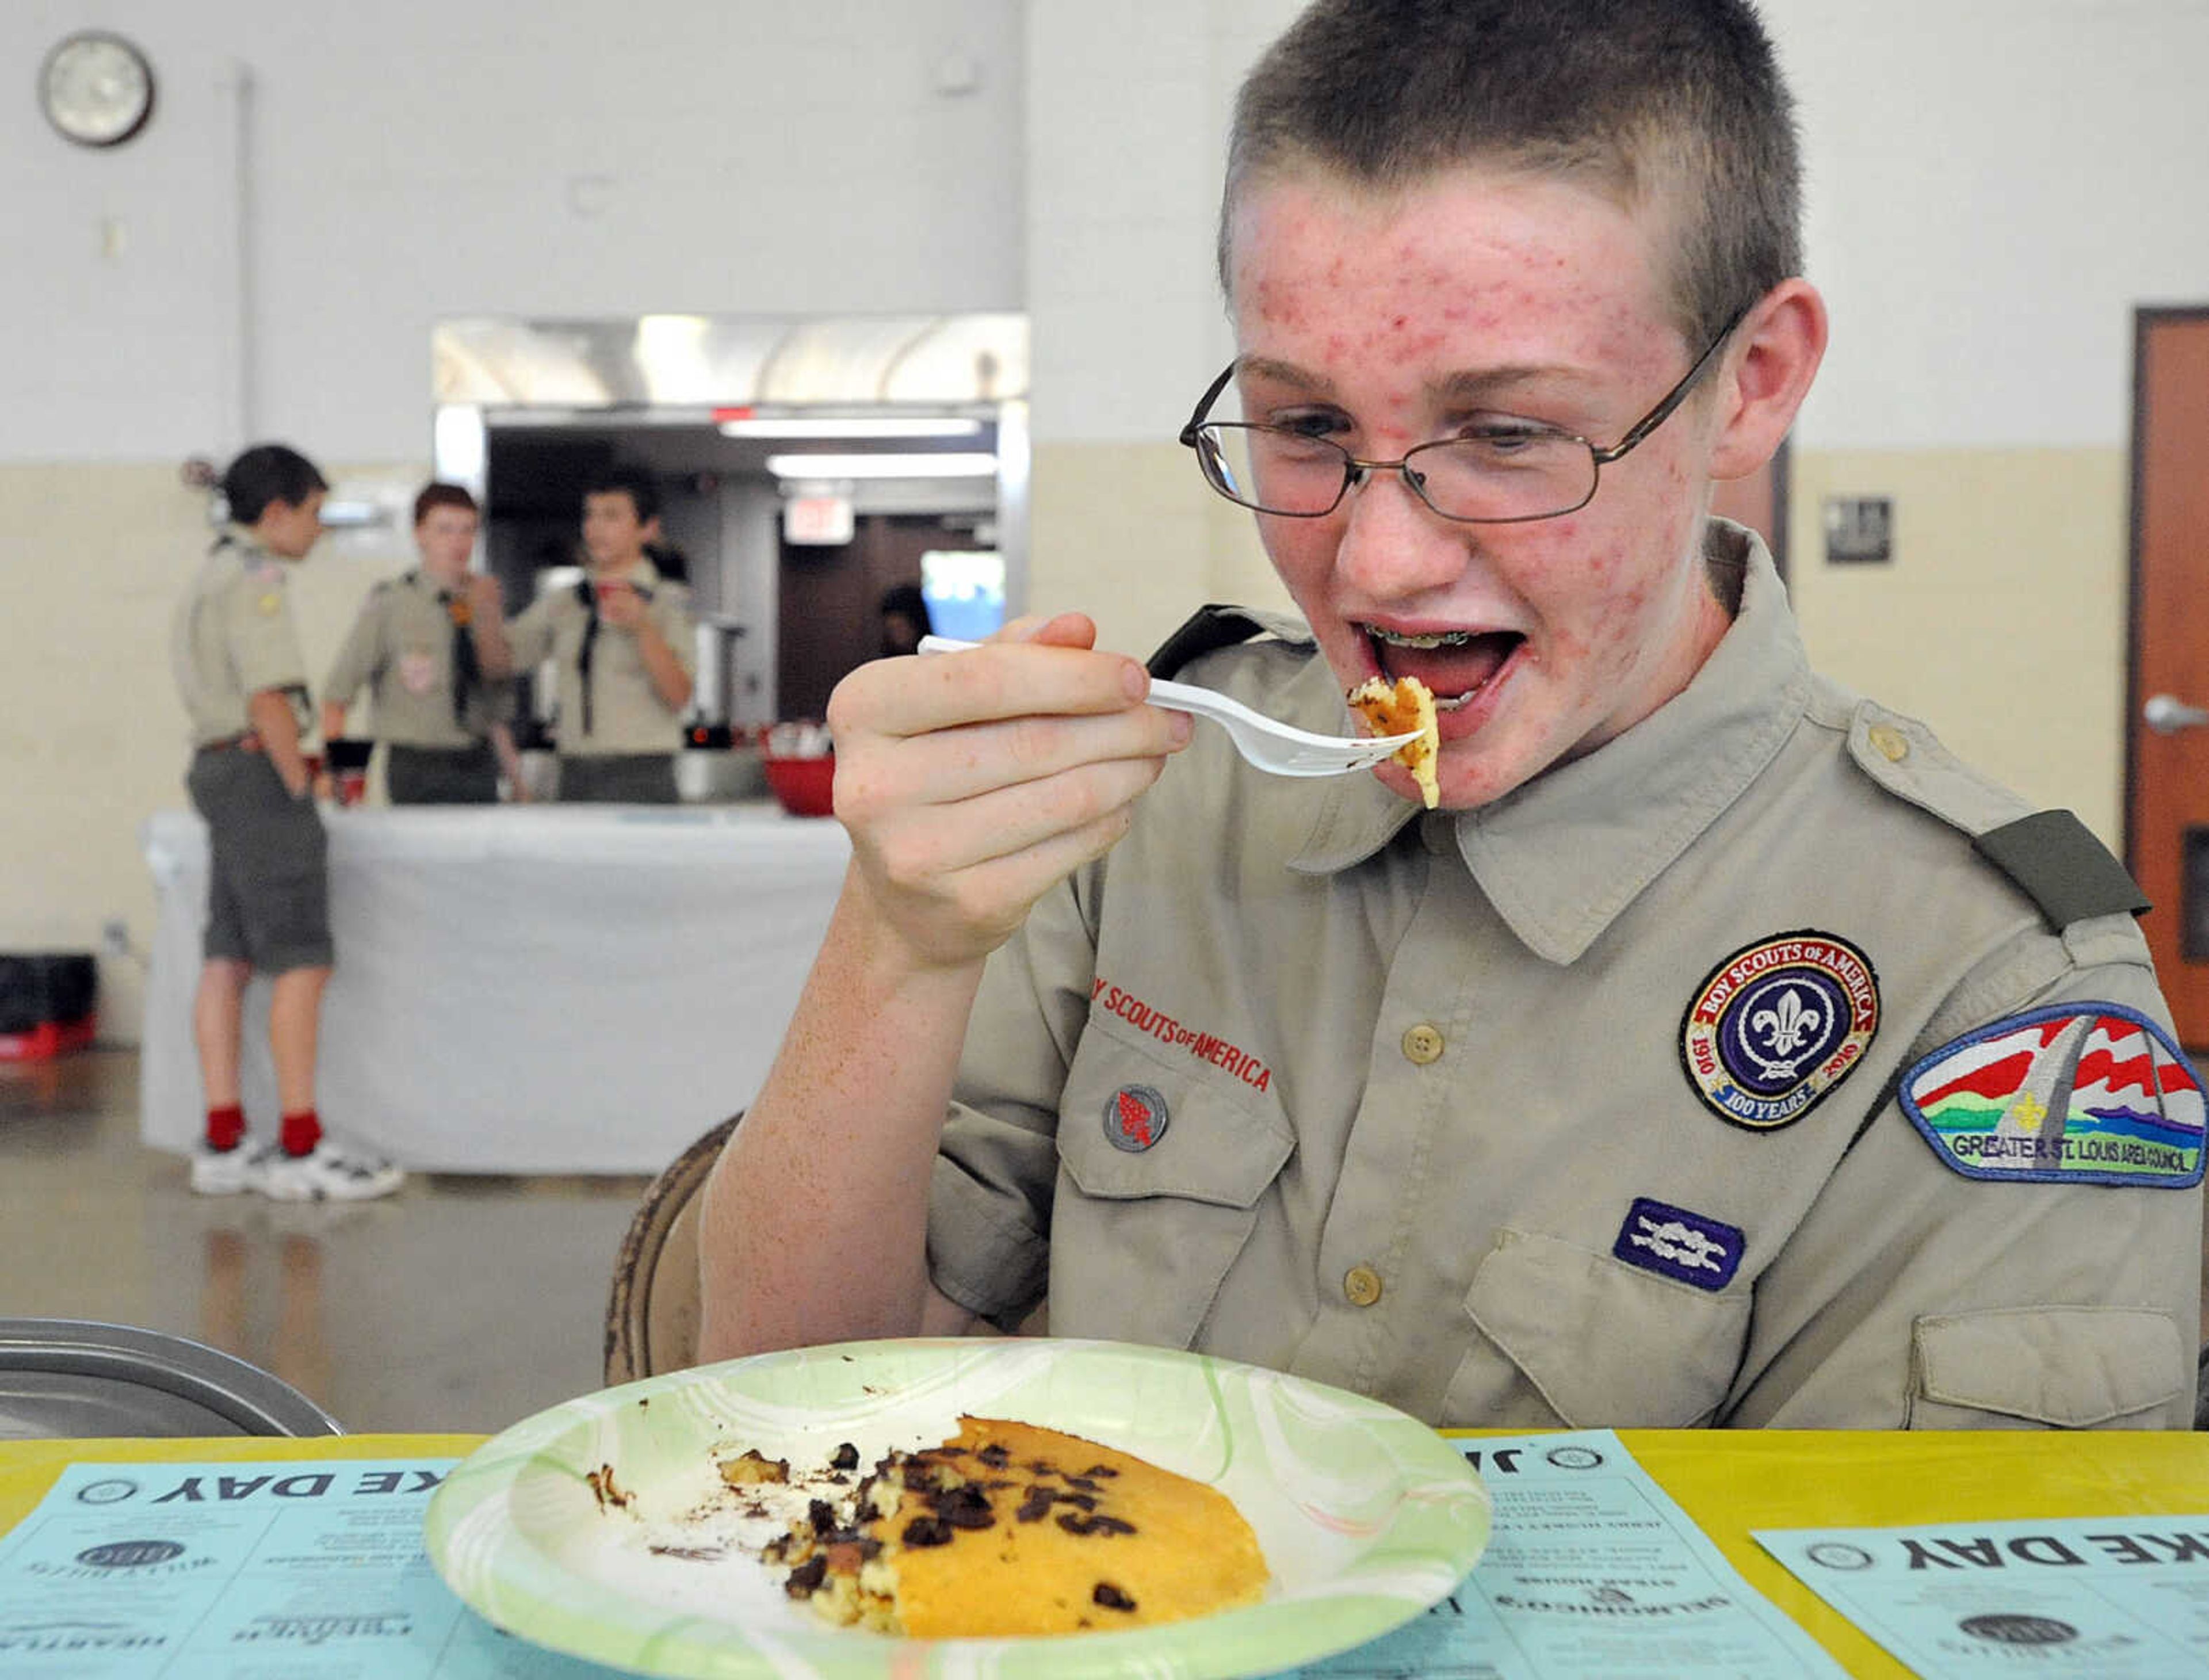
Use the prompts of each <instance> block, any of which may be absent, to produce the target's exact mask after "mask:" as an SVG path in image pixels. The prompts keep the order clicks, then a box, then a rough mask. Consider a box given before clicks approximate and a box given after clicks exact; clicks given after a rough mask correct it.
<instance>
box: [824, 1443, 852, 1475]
mask: <svg viewBox="0 0 2209 1680" xmlns="http://www.w3.org/2000/svg"><path fill="white" fill-rule="evenodd" d="M828 1467H829V1468H830V1469H831V1470H857V1469H858V1467H859V1449H858V1448H857V1447H855V1446H853V1445H852V1443H851V1442H848V1441H846V1442H845V1443H844V1444H843V1445H842V1446H840V1447H839V1448H837V1449H836V1450H835V1452H834V1454H832V1455H831V1456H830V1458H829V1460H828Z"/></svg>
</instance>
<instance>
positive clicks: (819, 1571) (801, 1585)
mask: <svg viewBox="0 0 2209 1680" xmlns="http://www.w3.org/2000/svg"><path fill="white" fill-rule="evenodd" d="M827 1575H828V1559H827V1558H826V1557H822V1555H821V1554H819V1553H818V1552H816V1553H815V1554H814V1555H813V1556H812V1557H809V1558H807V1559H806V1560H805V1561H804V1563H800V1564H799V1565H798V1567H797V1568H796V1569H792V1571H791V1572H790V1579H789V1580H787V1581H784V1582H783V1584H782V1590H783V1591H784V1592H785V1593H788V1594H789V1595H790V1596H791V1597H792V1598H793V1599H807V1598H810V1597H812V1595H813V1591H814V1589H815V1588H816V1587H819V1586H820V1585H821V1582H822V1580H823V1579H824V1578H825V1577H826V1576H827Z"/></svg>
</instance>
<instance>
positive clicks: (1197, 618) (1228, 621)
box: [1148, 603, 1310, 677]
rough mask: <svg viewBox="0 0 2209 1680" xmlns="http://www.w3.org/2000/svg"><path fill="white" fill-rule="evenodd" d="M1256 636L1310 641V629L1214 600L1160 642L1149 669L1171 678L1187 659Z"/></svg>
mask: <svg viewBox="0 0 2209 1680" xmlns="http://www.w3.org/2000/svg"><path fill="white" fill-rule="evenodd" d="M1258 635H1278V636H1281V637H1283V638H1285V639H1287V640H1291V641H1293V640H1297V639H1302V640H1304V641H1309V640H1310V634H1309V631H1304V630H1303V627H1302V626H1301V625H1298V624H1296V623H1293V621H1291V620H1289V619H1286V618H1283V617H1278V616H1277V615H1275V614H1273V613H1269V612H1255V611H1251V609H1249V607H1245V606H1223V605H1219V604H1217V603H1214V604H1213V605H1210V606H1201V607H1199V608H1197V610H1196V611H1195V612H1193V613H1191V614H1190V615H1189V618H1188V620H1187V621H1186V622H1185V623H1183V625H1182V627H1181V628H1180V629H1177V630H1176V631H1175V632H1174V633H1173V634H1172V635H1170V636H1168V637H1167V638H1166V639H1165V641H1163V642H1162V643H1160V644H1159V651H1158V652H1157V653H1153V654H1152V655H1151V657H1150V659H1149V661H1148V669H1149V671H1150V673H1151V675H1152V676H1153V677H1171V676H1172V675H1173V674H1174V673H1175V672H1176V671H1179V670H1180V669H1181V668H1182V667H1183V665H1187V664H1188V663H1189V661H1190V660H1192V659H1201V658H1203V657H1204V655H1206V654H1207V653H1211V652H1212V651H1213V649H1214V648H1218V647H1234V646H1236V645H1237V643H1238V642H1244V641H1249V640H1250V638H1251V637H1253V636H1258Z"/></svg>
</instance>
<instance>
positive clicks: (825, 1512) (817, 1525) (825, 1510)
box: [805, 1499, 836, 1539]
mask: <svg viewBox="0 0 2209 1680" xmlns="http://www.w3.org/2000/svg"><path fill="white" fill-rule="evenodd" d="M805 1520H806V1521H807V1522H809V1523H810V1524H811V1525H812V1526H813V1533H814V1537H815V1538H816V1539H817V1538H819V1537H821V1536H822V1535H823V1534H826V1533H828V1532H829V1530H831V1529H833V1528H834V1527H835V1526H836V1508H835V1507H834V1505H831V1504H830V1503H829V1502H828V1501H827V1500H825V1499H816V1500H814V1501H813V1502H811V1503H810V1504H809V1505H807V1506H806V1508H805Z"/></svg>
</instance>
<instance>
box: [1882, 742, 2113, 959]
mask: <svg viewBox="0 0 2209 1680" xmlns="http://www.w3.org/2000/svg"><path fill="white" fill-rule="evenodd" d="M1849 756H1851V758H1853V759H1854V760H1855V761H1856V762H1857V766H1858V768H1861V769H1862V770H1863V772H1864V774H1866V775H1868V776H1869V777H1870V778H1871V779H1872V780H1874V781H1875V782H1877V783H1879V784H1880V786H1882V787H1884V788H1886V789H1887V792H1890V793H1892V794H1893V795H1894V796H1895V797H1896V798H1900V799H1905V800H1907V801H1908V802H1909V803H1910V804H1913V805H1916V806H1917V807H1918V808H1919V809H1920V810H1925V811H1928V812H1929V813H1931V814H1932V815H1933V816H1937V817H1939V818H1940V819H1941V821H1942V822H1946V823H1947V824H1948V825H1949V826H1950V827H1952V828H1958V829H1960V830H1961V831H1962V832H1964V833H1965V834H1968V835H1970V836H1971V848H1972V850H1974V851H1975V852H1977V853H1978V854H1979V855H1980V856H1981V857H1982V858H1985V859H1986V860H1987V862H1989V864H1993V865H1994V867H1995V868H1996V869H1998V870H2001V872H2002V874H2003V875H2005V876H2007V877H2008V878H2009V880H2010V882H2012V883H2013V885H2015V886H2016V887H2017V888H2018V890H2019V891H2020V892H2022V893H2023V894H2025V896H2026V897H2027V898H2029V899H2031V900H2032V901H2033V903H2034V904H2035V905H2037V906H2039V910H2040V913H2041V915H2042V916H2043V918H2046V920H2047V922H2048V924H2049V927H2051V928H2053V929H2055V930H2056V931H2057V932H2058V933H2061V932H2062V930H2064V929H2065V928H2068V927H2069V926H2070V925H2071V924H2073V923H2074V922H2081V921H2085V920H2086V919H2087V918H2090V917H2094V916H2113V915H2121V914H2131V915H2138V914H2139V913H2140V912H2142V911H2144V910H2146V909H2147V908H2148V907H2149V905H2148V900H2147V898H2146V894H2143V893H2142V892H2141V891H2140V885H2139V883H2138V882H2135V881H2134V879H2133V878H2132V876H2131V875H2130V874H2128V872H2127V870H2126V869H2125V866H2124V865H2123V864H2121V863H2119V862H2118V861H2117V860H2116V858H2113V857H2111V856H2110V852H2109V849H2108V848H2107V847H2106V846H2104V845H2103V844H2102V842H2101V841H2100V840H2097V839H2095V837H2094V834H2093V832H2092V830H2091V829H2089V828H2087V827H2086V824H2085V823H2084V822H2080V820H2079V819H2078V817H2077V816H2075V815H2074V814H2073V813H2072V812H2070V811H2068V810H2041V811H2031V810H2026V809H2025V804H2024V802H2023V801H2021V800H2020V799H2019V798H2018V797H2017V796H2016V795H2015V794H2013V793H2012V792H2008V791H2007V789H2005V788H2003V787H2001V786H1999V785H1998V784H1996V783H1995V782H1992V781H1989V780H1987V779H1986V778H1985V777H1983V776H1982V775H1980V774H1978V773H1977V771H1975V770H1972V769H1971V768H1969V767H1968V766H1966V765H1965V764H1964V763H1963V762H1961V761H1959V759H1957V758H1956V756H1954V755H1953V754H1952V753H1950V752H1949V751H1948V750H1947V748H1945V747H1943V746H1942V745H1941V743H1940V741H1939V740H1938V739H1937V738H1935V736H1934V734H1933V732H1932V731H1930V730H1929V729H1928V728H1926V727H1925V726H1924V725H1923V724H1922V723H1919V722H1917V720H1915V719H1913V718H1907V717H1905V716H1903V715H1902V714H1900V713H1899V712H1890V711H1888V710H1887V709H1886V708H1884V707H1881V706H1876V705H1875V704H1873V703H1872V702H1870V701H1863V702H1859V703H1858V705H1857V708H1856V712H1855V714H1854V715H1853V716H1852V717H1851V719H1850V720H1849Z"/></svg>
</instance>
